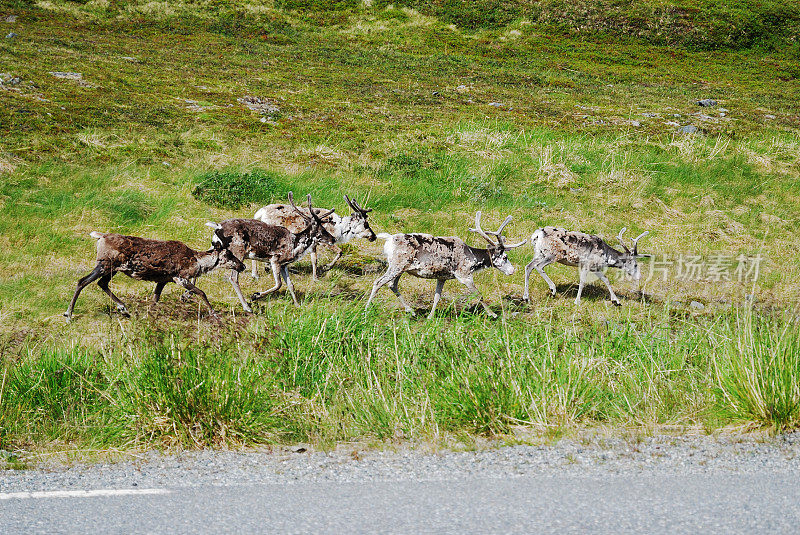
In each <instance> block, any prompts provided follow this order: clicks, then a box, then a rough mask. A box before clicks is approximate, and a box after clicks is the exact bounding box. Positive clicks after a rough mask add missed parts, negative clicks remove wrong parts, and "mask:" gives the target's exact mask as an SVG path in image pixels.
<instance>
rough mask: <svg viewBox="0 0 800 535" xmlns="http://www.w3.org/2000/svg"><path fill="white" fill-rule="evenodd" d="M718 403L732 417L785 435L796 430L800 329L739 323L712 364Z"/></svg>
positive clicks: (749, 320) (792, 324) (799, 420)
mask: <svg viewBox="0 0 800 535" xmlns="http://www.w3.org/2000/svg"><path fill="white" fill-rule="evenodd" d="M715 368H716V369H715V372H716V377H715V378H716V386H717V390H718V403H719V405H720V408H721V409H722V411H723V412H724V413H726V414H728V415H729V416H730V417H731V418H733V419H736V420H740V421H744V422H750V423H751V424H755V425H758V426H763V427H767V428H772V429H774V430H775V431H784V430H787V429H793V428H797V427H800V329H799V328H798V323H797V320H789V321H787V322H785V323H783V322H781V323H778V322H776V321H768V320H764V319H760V318H754V317H753V316H752V315H750V314H746V315H745V316H743V317H741V318H739V320H738V321H737V322H736V324H735V330H733V329H732V330H731V332H730V333H729V337H728V339H727V340H725V341H724V342H723V343H722V347H721V349H719V353H718V354H717V355H716V359H715Z"/></svg>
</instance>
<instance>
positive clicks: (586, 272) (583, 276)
mask: <svg viewBox="0 0 800 535" xmlns="http://www.w3.org/2000/svg"><path fill="white" fill-rule="evenodd" d="M579 269H580V271H579V272H578V273H579V277H580V280H579V282H578V296H577V297H576V298H575V304H576V305H580V304H581V293H583V285H584V284H586V278H587V277H588V275H589V270H588V269H584V268H579Z"/></svg>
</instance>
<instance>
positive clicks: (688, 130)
mask: <svg viewBox="0 0 800 535" xmlns="http://www.w3.org/2000/svg"><path fill="white" fill-rule="evenodd" d="M698 132H700V130H699V129H698V128H697V127H696V126H694V125H691V124H687V125H686V126H681V127H680V128H678V133H679V134H686V135H688V134H697V133H698Z"/></svg>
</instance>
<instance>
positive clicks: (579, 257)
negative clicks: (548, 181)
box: [522, 227, 650, 306]
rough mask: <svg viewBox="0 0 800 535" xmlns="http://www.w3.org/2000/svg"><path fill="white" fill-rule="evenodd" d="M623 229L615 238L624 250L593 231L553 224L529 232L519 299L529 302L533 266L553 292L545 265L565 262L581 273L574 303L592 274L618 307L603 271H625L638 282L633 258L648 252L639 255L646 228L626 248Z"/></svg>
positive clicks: (636, 265) (552, 285)
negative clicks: (528, 257)
mask: <svg viewBox="0 0 800 535" xmlns="http://www.w3.org/2000/svg"><path fill="white" fill-rule="evenodd" d="M625 230H626V229H625V228H623V229H622V230H620V231H619V235H617V239H618V240H619V242H620V244H622V248H623V249H624V251H618V250H616V249H614V248H613V247H611V246H610V245H608V244H607V243H606V242H605V241H604V240H603V239H602V238H600V237H599V236H595V235H592V234H585V233H583V232H575V231H569V230H565V229H563V228H556V227H543V228H540V229H537V230H536V231H535V232H534V233H533V234H532V235H531V245H532V246H533V250H534V253H533V260H531V261H530V263H529V264H528V265H527V266H525V292H524V293H523V294H522V298H523V299H524V300H526V301H530V294H529V291H528V284H529V281H530V278H531V272H532V271H533V270H534V269H535V270H536V271H538V272H539V274H540V275H541V276H542V278H543V279H544V280H545V282H546V283H547V286H549V287H550V293H551V294H552V295H553V296H555V295H556V285H555V284H553V281H552V280H550V277H548V276H547V274H546V273H545V272H544V268H545V267H546V266H548V265H550V264H552V263H554V262H558V263H560V264H564V265H567V266H577V267H578V271H579V274H580V283H579V284H578V296H577V297H576V298H575V304H576V305H577V304H580V302H581V293H582V292H583V286H584V284H585V283H586V281H587V279H588V277H589V274H592V275H595V276H596V277H597V278H599V279H600V280H601V281H603V282H604V283H605V285H606V287H607V288H608V292H609V294H611V302H612V303H614V304H615V305H617V306H621V303H620V302H619V299H618V298H617V296H616V294H615V293H614V290H612V289H611V283H610V282H609V281H608V277H606V275H605V273H604V271H605V270H606V268H609V267H613V268H618V269H621V270H622V271H624V272H625V273H626V274H627V275H628V276H629V277H630V278H632V279H633V280H635V281H638V280H639V279H640V278H641V270H640V269H639V263H638V262H637V261H636V260H637V259H638V258H645V257H649V256H650V255H640V254H639V240H641V239H642V238H644V237H645V236H647V234H648V233H649V232H648V231H645V232H642V233H641V234H639V235H638V236H637V237H635V238H633V240H632V244H633V246H632V248H631V249H628V246H627V245H625V242H624V241H623V240H622V235H623V234H624V233H625Z"/></svg>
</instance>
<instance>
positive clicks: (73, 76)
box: [50, 71, 83, 80]
mask: <svg viewBox="0 0 800 535" xmlns="http://www.w3.org/2000/svg"><path fill="white" fill-rule="evenodd" d="M50 74H52V75H53V76H54V77H56V78H61V79H62V80H82V79H83V75H82V74H81V73H79V72H53V71H50Z"/></svg>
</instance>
